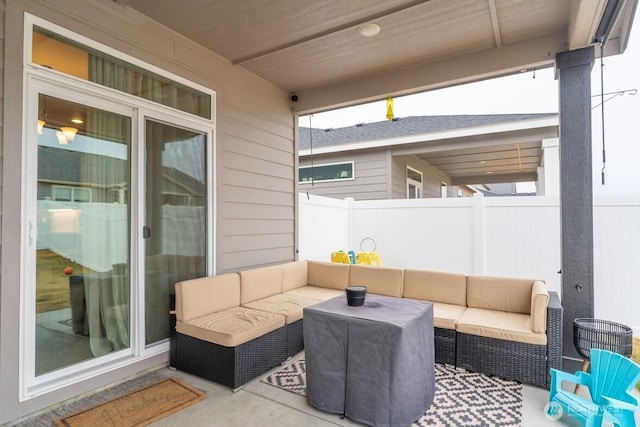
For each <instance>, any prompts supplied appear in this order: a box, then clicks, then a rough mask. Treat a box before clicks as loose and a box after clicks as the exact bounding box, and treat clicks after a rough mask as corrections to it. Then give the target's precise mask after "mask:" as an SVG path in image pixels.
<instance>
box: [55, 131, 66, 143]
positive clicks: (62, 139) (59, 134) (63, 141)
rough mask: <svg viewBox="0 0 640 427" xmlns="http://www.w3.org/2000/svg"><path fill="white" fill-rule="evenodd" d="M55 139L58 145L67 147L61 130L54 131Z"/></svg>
mask: <svg viewBox="0 0 640 427" xmlns="http://www.w3.org/2000/svg"><path fill="white" fill-rule="evenodd" d="M56 138H58V144H60V145H67V144H68V143H69V141H67V137H65V136H64V133H62V131H61V130H57V131H56Z"/></svg>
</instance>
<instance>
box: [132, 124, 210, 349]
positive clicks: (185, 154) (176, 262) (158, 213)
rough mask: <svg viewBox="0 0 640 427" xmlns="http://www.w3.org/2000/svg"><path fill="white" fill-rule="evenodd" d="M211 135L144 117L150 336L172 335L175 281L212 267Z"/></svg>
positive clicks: (148, 339)
mask: <svg viewBox="0 0 640 427" xmlns="http://www.w3.org/2000/svg"><path fill="white" fill-rule="evenodd" d="M206 148H207V136H206V134H205V133H203V132H195V131H192V130H186V129H182V128H180V127H177V126H174V125H170V124H165V123H161V122H159V121H153V120H146V123H145V168H146V172H145V177H146V178H145V211H146V214H145V219H146V222H145V225H144V229H143V237H144V239H145V288H144V289H145V336H146V339H145V342H146V344H147V345H150V344H153V343H156V342H160V341H162V340H164V339H166V338H168V337H169V307H170V304H171V301H172V297H173V295H174V284H175V283H176V282H179V281H181V280H186V279H191V278H194V277H202V276H205V275H206V271H207V262H206V255H207V250H206V248H207V170H206V163H207V162H206V154H207V149H206Z"/></svg>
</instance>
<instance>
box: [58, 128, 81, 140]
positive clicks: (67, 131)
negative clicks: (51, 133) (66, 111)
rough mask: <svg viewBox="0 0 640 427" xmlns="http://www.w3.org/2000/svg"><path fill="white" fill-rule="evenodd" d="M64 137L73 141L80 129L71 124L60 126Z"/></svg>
mask: <svg viewBox="0 0 640 427" xmlns="http://www.w3.org/2000/svg"><path fill="white" fill-rule="evenodd" d="M60 130H61V131H62V133H63V135H64V137H65V138H66V140H67V141H69V142H71V141H73V139H74V138H75V137H76V133H78V129H76V128H74V127H70V126H63V127H61V128H60Z"/></svg>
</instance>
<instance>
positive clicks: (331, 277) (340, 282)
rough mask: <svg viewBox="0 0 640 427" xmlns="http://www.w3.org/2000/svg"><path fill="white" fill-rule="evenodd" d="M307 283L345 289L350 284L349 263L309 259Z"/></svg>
mask: <svg viewBox="0 0 640 427" xmlns="http://www.w3.org/2000/svg"><path fill="white" fill-rule="evenodd" d="M307 284H308V285H311V286H320V287H322V288H331V289H338V290H340V291H343V290H344V288H346V287H347V286H349V265H348V264H337V263H334V262H321V261H307Z"/></svg>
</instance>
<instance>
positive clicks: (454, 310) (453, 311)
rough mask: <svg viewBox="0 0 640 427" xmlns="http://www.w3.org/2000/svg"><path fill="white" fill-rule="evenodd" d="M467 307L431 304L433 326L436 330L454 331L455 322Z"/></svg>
mask: <svg viewBox="0 0 640 427" xmlns="http://www.w3.org/2000/svg"><path fill="white" fill-rule="evenodd" d="M466 309H467V307H465V306H463V305H457V304H445V303H441V302H434V303H433V326H435V327H436V328H444V329H455V328H456V322H457V321H458V319H459V318H460V317H461V316H462V314H463V313H464V312H465V310H466Z"/></svg>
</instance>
